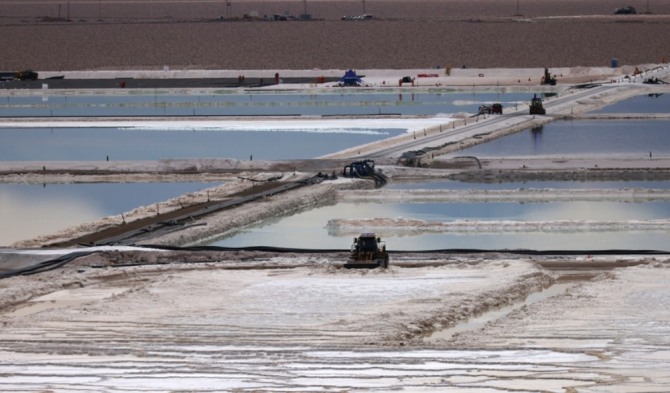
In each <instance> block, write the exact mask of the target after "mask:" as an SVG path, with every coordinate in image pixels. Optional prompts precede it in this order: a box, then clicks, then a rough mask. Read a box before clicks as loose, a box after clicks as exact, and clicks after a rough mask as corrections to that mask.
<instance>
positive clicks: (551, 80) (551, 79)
mask: <svg viewBox="0 0 670 393" xmlns="http://www.w3.org/2000/svg"><path fill="white" fill-rule="evenodd" d="M541 84H542V85H552V86H555V85H556V77H555V76H551V73H549V69H548V68H546V67H545V68H544V76H543V77H542V82H541Z"/></svg>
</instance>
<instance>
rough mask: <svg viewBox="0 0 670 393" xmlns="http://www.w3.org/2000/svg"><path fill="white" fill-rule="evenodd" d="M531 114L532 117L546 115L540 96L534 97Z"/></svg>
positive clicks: (531, 103)
mask: <svg viewBox="0 0 670 393" xmlns="http://www.w3.org/2000/svg"><path fill="white" fill-rule="evenodd" d="M530 114H531V115H546V114H547V111H546V110H545V109H544V106H543V105H542V99H541V98H540V97H538V96H536V95H535V96H533V99H532V100H531V101H530Z"/></svg>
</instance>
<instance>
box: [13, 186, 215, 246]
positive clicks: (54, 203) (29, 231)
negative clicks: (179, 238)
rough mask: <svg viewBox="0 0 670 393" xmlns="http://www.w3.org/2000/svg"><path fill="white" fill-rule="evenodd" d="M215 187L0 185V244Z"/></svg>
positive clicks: (44, 233)
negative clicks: (0, 223)
mask: <svg viewBox="0 0 670 393" xmlns="http://www.w3.org/2000/svg"><path fill="white" fill-rule="evenodd" d="M215 185H218V183H217V184H211V183H114V184H112V183H94V184H47V185H28V184H0V221H1V222H2V223H3V225H1V226H0V246H7V245H9V244H11V243H14V242H16V241H19V240H25V239H30V238H34V237H36V236H39V235H46V234H50V233H54V232H56V231H59V230H62V229H65V228H68V227H71V226H74V225H78V224H82V223H84V222H88V221H93V220H97V219H100V218H102V217H106V216H110V215H117V214H120V213H122V212H126V211H130V210H133V209H134V208H136V207H138V206H145V205H150V204H152V203H155V202H159V201H163V200H166V199H170V198H174V197H177V196H179V195H182V194H185V193H188V192H193V191H197V190H202V189H204V188H209V187H213V186H215Z"/></svg>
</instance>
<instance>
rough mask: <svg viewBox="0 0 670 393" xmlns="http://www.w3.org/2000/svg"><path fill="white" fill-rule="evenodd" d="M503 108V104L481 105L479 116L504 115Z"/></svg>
mask: <svg viewBox="0 0 670 393" xmlns="http://www.w3.org/2000/svg"><path fill="white" fill-rule="evenodd" d="M502 113H503V106H502V104H493V105H480V106H479V113H478V114H479V115H502Z"/></svg>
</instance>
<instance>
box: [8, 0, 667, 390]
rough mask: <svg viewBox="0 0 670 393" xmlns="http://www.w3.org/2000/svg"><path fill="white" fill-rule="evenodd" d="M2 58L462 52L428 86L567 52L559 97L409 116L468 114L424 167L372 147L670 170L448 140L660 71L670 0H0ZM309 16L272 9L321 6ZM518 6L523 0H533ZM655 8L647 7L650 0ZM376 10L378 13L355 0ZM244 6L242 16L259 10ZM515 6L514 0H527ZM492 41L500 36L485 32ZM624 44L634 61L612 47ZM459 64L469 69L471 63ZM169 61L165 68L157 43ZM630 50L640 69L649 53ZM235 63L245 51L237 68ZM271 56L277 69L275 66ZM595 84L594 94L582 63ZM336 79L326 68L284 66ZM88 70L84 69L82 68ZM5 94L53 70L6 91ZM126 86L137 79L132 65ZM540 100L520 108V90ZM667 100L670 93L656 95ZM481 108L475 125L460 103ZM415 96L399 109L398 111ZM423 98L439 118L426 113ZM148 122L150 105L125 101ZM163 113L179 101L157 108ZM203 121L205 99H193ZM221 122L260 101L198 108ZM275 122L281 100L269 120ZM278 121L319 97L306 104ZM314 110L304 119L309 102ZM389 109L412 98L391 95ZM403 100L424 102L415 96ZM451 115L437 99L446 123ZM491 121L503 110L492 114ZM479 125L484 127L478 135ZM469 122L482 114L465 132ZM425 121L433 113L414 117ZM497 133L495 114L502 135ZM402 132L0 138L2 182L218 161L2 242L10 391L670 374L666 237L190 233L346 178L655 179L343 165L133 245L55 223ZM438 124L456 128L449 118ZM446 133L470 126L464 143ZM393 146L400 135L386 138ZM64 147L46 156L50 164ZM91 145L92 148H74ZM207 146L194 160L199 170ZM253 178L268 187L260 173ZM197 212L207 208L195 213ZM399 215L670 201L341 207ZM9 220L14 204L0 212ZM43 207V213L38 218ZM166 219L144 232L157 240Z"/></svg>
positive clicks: (334, 158)
mask: <svg viewBox="0 0 670 393" xmlns="http://www.w3.org/2000/svg"><path fill="white" fill-rule="evenodd" d="M0 5H1V6H2V14H1V15H0V32H1V33H2V36H3V37H11V39H5V40H2V41H0V50H2V53H3V54H5V55H3V57H2V58H1V59H0V70H8V71H12V70H18V69H26V68H32V69H35V70H38V71H39V72H40V73H41V75H46V76H49V75H59V74H65V75H67V76H66V78H67V77H81V78H92V77H99V76H100V75H104V77H107V78H114V77H116V76H119V75H123V76H124V77H127V76H128V75H143V76H145V77H146V76H149V77H152V76H153V77H157V75H160V77H163V78H164V77H182V76H183V75H185V74H188V75H200V76H203V75H206V76H210V77H211V76H213V75H215V76H221V75H223V76H231V75H233V76H234V75H239V74H240V73H241V72H244V73H245V74H247V75H254V73H256V74H255V75H260V76H262V75H265V73H268V72H270V73H274V71H275V70H283V71H282V75H293V74H295V75H302V76H309V77H314V76H319V75H323V73H324V70H329V72H332V73H338V74H341V72H342V70H345V69H347V68H350V67H352V68H357V69H362V70H366V71H365V72H364V73H365V74H367V75H368V76H369V78H368V79H367V80H368V83H369V84H370V85H371V87H372V88H374V89H380V88H387V89H394V88H396V87H394V86H391V85H390V84H388V83H386V81H387V80H390V81H397V78H398V77H399V76H402V75H414V74H417V73H418V72H422V73H425V72H430V70H431V69H435V68H436V67H437V66H439V67H441V68H444V67H446V66H453V67H454V69H453V74H452V75H446V74H445V73H443V72H442V71H440V72H439V74H440V76H439V77H438V78H430V79H431V81H430V82H429V83H426V84H425V85H423V86H422V85H421V83H423V81H419V86H416V87H414V88H415V89H417V91H421V89H429V88H431V87H434V86H435V84H436V83H437V84H439V85H440V86H441V87H448V86H451V87H453V88H454V89H459V88H463V87H467V86H474V85H475V84H477V85H478V86H480V87H482V88H483V87H484V86H490V87H491V88H499V87H500V86H503V87H507V88H509V89H520V90H521V91H530V90H528V89H534V87H533V86H537V84H538V83H539V78H540V76H541V72H542V69H543V67H545V66H548V67H552V71H554V72H556V73H558V74H559V75H560V78H559V83H558V86H556V87H547V88H546V89H547V90H546V91H551V92H556V93H557V96H556V97H555V98H552V99H549V100H547V107H548V108H551V112H552V113H550V115H549V116H528V115H527V113H526V112H527V108H526V107H524V108H521V109H519V110H518V113H515V112H513V111H512V113H510V114H509V116H508V117H506V118H505V119H503V120H500V121H497V120H495V119H493V118H491V117H490V116H489V117H488V118H487V117H482V118H481V119H480V118H479V117H477V118H476V119H475V120H474V121H475V122H476V124H477V127H476V128H474V127H473V123H472V121H473V120H472V119H473V118H470V117H468V116H466V115H463V114H460V115H457V116H456V115H454V116H449V117H445V118H443V119H438V120H435V119H430V121H428V122H427V123H425V124H424V123H421V122H420V121H419V120H418V119H415V120H416V123H417V124H415V125H414V127H415V129H413V128H412V126H408V129H409V130H413V131H414V132H415V133H416V131H419V133H420V134H424V136H425V137H426V138H432V137H437V136H439V135H438V134H439V133H441V132H442V128H443V127H444V128H445V129H447V128H452V129H455V130H460V129H463V130H464V132H463V133H462V134H458V136H454V137H453V138H456V139H455V140H451V139H445V140H440V139H435V141H436V142H435V143H437V144H444V146H443V147H442V148H441V149H438V150H435V157H431V158H430V159H429V160H428V159H426V161H424V162H423V163H424V164H426V165H425V166H422V167H408V166H403V165H398V160H397V157H394V156H393V155H394V154H395V153H387V154H386V155H382V156H380V157H381V158H380V160H379V166H378V169H380V170H382V171H383V173H384V174H385V175H386V176H387V177H388V178H389V181H391V182H393V181H400V180H403V179H415V180H416V179H466V180H467V181H488V180H491V179H492V178H493V179H497V180H499V181H506V179H515V180H518V179H522V180H524V179H529V178H542V179H552V180H558V181H560V180H567V179H579V180H583V181H589V180H593V179H605V180H623V179H635V180H643V181H644V180H651V179H654V180H659V179H661V180H667V179H670V157H663V156H660V157H656V156H655V157H654V158H653V159H651V158H649V159H647V158H645V159H644V160H642V159H639V158H638V159H630V158H623V157H608V158H606V159H602V158H600V159H599V160H597V161H594V160H593V159H588V158H585V159H568V160H556V159H552V158H547V157H538V158H536V159H534V160H528V159H524V160H523V161H522V160H519V159H514V158H512V159H507V160H502V159H501V160H498V159H496V160H481V161H478V160H477V161H476V160H472V159H470V160H463V159H454V158H449V157H447V156H445V155H447V154H448V153H450V152H452V151H453V150H451V149H457V148H458V146H465V145H469V144H472V143H482V142H485V141H486V140H488V139H487V138H494V137H500V136H502V135H505V134H508V133H513V132H518V131H519V130H520V129H522V126H521V125H520V124H523V127H526V126H528V125H530V124H544V123H546V122H549V121H552V120H555V119H557V118H565V117H567V116H573V117H575V118H577V117H578V116H581V115H583V114H585V113H587V112H588V111H589V110H592V109H596V108H599V107H603V106H606V105H608V104H611V103H613V102H616V101H619V100H623V99H626V98H628V97H631V96H635V95H639V94H667V93H668V87H667V85H643V84H642V83H641V82H642V80H643V78H644V77H645V76H647V75H650V76H651V75H653V76H658V77H661V78H665V79H670V78H668V76H667V74H668V66H667V64H665V62H664V61H662V58H663V57H665V56H670V46H668V45H669V42H670V41H668V40H663V39H659V37H664V36H665V35H667V32H668V23H670V19H668V14H670V8H669V7H670V3H668V2H665V1H648V2H643V1H638V0H636V1H633V2H631V5H633V6H635V7H636V8H637V9H638V11H639V12H640V14H638V15H623V16H614V15H613V9H614V8H616V7H618V6H621V5H624V4H618V3H615V2H612V1H607V0H593V1H572V0H570V1H555V0H541V1H535V2H527V1H520V2H517V1H514V0H502V1H484V0H475V1H465V0H462V1H416V2H404V1H394V0H378V1H367V2H365V7H366V9H365V11H364V10H363V9H362V7H363V2H360V1H351V2H348V1H342V2H340V1H309V2H307V3H303V2H300V1H295V2H288V1H283V2H282V1H269V0H266V1H259V2H255V3H254V2H249V3H247V2H244V3H243V2H235V1H232V2H231V6H229V7H230V8H229V9H226V6H225V3H224V2H218V1H217V2H213V1H212V2H210V1H189V2H187V1H179V0H174V1H169V0H164V1H151V2H149V1H133V2H131V1H113V2H112V1H105V0H101V1H98V2H96V1H76V0H75V1H70V2H67V3H64V2H59V1H57V0H44V1H21V2H18V1H9V0H0ZM305 5H307V6H308V7H309V9H308V12H309V13H311V14H312V15H313V18H315V19H317V20H314V21H272V22H270V21H265V20H256V19H255V17H254V16H253V15H256V13H252V11H258V15H266V14H267V15H272V14H275V13H277V14H283V13H284V11H289V13H290V14H300V13H303V12H304V8H303V7H304V6H305ZM517 6H518V8H517ZM645 11H649V12H650V13H649V14H647V13H645ZM363 12H367V13H371V14H374V15H375V18H373V20H370V21H365V22H353V21H351V22H350V21H341V20H339V18H340V17H341V16H342V15H358V14H362V13H363ZM244 14H248V15H251V17H250V18H246V19H244V18H243V15H244ZM516 14H521V15H516ZM491 48H493V49H494V50H492V49H491ZM612 57H616V58H618V59H619V61H620V62H621V64H622V65H623V66H622V67H616V68H612V67H610V60H611V58H612ZM463 65H464V66H465V68H462V66H463ZM165 66H167V68H164V67H165ZM635 67H639V68H640V69H641V70H642V71H643V75H642V76H638V77H635V76H633V75H632V73H633V70H634V69H635ZM241 70H242V71H241ZM270 70H271V71H270ZM594 82H595V83H599V84H602V85H603V86H605V87H603V88H600V90H597V89H599V88H595V89H596V90H595V93H593V94H591V93H589V92H588V91H575V90H579V89H573V88H572V85H573V84H581V83H594ZM266 88H268V89H277V88H280V89H302V90H307V91H309V90H310V89H315V90H319V89H329V88H332V87H330V86H314V85H313V84H304V85H299V86H289V85H280V86H269V87H266ZM69 93H71V94H78V93H80V92H76V91H72V92H69ZM2 94H19V95H20V94H42V93H41V92H30V91H24V90H12V91H9V92H7V90H5V92H3V93H2ZM113 94H120V95H123V94H130V93H128V92H127V91H121V90H119V89H116V90H114V92H113ZM522 112H523V113H522ZM650 116H656V117H657V118H660V119H664V118H666V117H667V114H651V115H650ZM468 119H471V120H469V121H470V123H469V124H470V127H471V128H467V127H468V124H466V123H468ZM403 120H404V121H406V120H407V119H403ZM424 120H425V119H424ZM99 121H110V120H109V119H105V120H101V119H60V120H53V119H2V124H1V125H0V127H58V124H57V123H59V122H60V124H61V125H62V124H64V122H69V123H68V127H77V126H81V127H85V126H87V124H88V125H90V124H91V122H99ZM113 121H114V122H117V123H118V122H125V123H126V124H127V123H132V122H146V119H132V118H131V119H114V120H113ZM152 121H159V122H165V121H168V122H172V123H177V124H179V122H182V121H184V120H183V119H181V120H176V119H163V120H156V119H153V120H152ZM186 121H188V122H195V123H197V122H200V121H201V119H187V120H186ZM207 121H214V122H222V123H223V122H226V121H227V122H236V121H249V122H252V121H258V119H242V120H240V119H207ZM269 121H277V120H276V119H270V120H269ZM286 121H309V120H304V119H290V120H286ZM312 121H313V120H312ZM391 121H395V119H391ZM410 121H411V119H410ZM430 122H435V123H430ZM486 127H488V128H486ZM482 129H484V130H485V131H486V132H484V135H485V137H482V136H481V135H482V134H481V133H482ZM468 130H470V131H468ZM421 131H423V132H421ZM486 135H488V136H486ZM412 139H416V138H412V135H411V134H410V133H408V134H407V135H402V136H399V137H397V138H395V139H394V140H393V141H389V140H385V141H381V142H378V143H373V144H370V145H365V146H359V147H356V148H355V149H348V150H346V151H341V152H333V153H332V154H331V155H329V156H326V157H321V158H320V159H315V160H304V161H288V162H271V161H253V162H249V161H239V160H232V159H212V160H208V159H203V160H163V161H159V162H114V163H107V162H105V161H100V162H65V161H64V162H7V161H2V162H0V181H1V182H6V183H30V184H46V183H74V182H127V181H155V180H157V179H161V180H162V181H178V180H183V179H203V178H206V179H210V180H218V181H221V182H222V185H220V186H216V187H213V188H211V189H208V190H202V191H200V192H196V193H191V194H189V195H183V196H181V197H179V198H175V199H171V200H167V201H160V202H157V203H156V204H152V205H150V206H138V207H137V208H136V209H134V210H132V211H128V212H125V213H124V214H122V215H118V216H110V217H100V218H99V219H98V220H95V221H93V222H86V223H81V224H79V225H76V226H73V227H71V228H67V229H65V230H62V231H58V232H55V233H51V234H48V235H44V236H39V237H35V238H32V239H25V240H22V241H20V242H17V243H14V244H12V245H10V246H7V247H3V248H0V277H1V278H0V355H1V356H0V390H2V391H10V392H11V391H13V392H72V391H82V392H127V391H135V392H167V391H170V392H177V391H180V392H181V391H198V392H220V391H225V392H289V391H309V392H317V391H318V392H380V391H381V392H386V391H406V392H461V391H469V392H478V393H502V392H510V391H514V392H555V393H577V392H579V393H600V392H640V393H642V392H667V391H669V390H670V377H669V374H668V373H667V370H668V369H670V342H669V341H668V337H670V334H669V333H670V308H669V307H668V300H670V290H669V289H668V287H667V280H668V279H669V278H670V270H669V269H668V267H669V266H670V257H669V256H668V250H667V249H666V250H665V251H663V250H661V251H660V252H642V251H637V252H635V251H631V252H626V251H625V250H621V251H619V252H597V250H594V251H595V252H583V253H580V252H560V250H558V251H555V252H550V253H542V252H539V253H534V252H532V250H525V252H521V251H519V250H517V251H512V250H506V252H505V250H503V251H501V250H496V251H492V252H474V253H466V252H464V251H463V250H460V251H448V250H447V251H437V250H433V251H431V252H423V253H419V252H401V250H395V251H394V250H393V249H392V248H390V250H391V252H390V254H391V265H390V267H389V268H387V269H370V270H368V269H363V270H355V269H345V268H343V263H344V262H345V261H346V259H347V257H348V255H349V253H348V250H347V249H346V247H343V249H342V250H317V249H314V250H276V249H275V250H249V249H239V250H223V249H211V248H202V247H189V246H192V245H195V244H198V242H199V241H202V240H203V239H206V238H208V237H211V236H215V235H217V234H218V235H220V234H227V235H228V236H230V235H234V234H235V233H236V231H239V230H240V229H244V228H246V227H249V226H251V225H256V224H259V223H262V222H264V221H266V220H272V219H276V218H277V217H285V216H289V215H292V214H295V213H296V212H300V211H304V210H306V209H311V208H314V207H317V206H322V205H327V204H335V203H337V202H338V201H345V200H348V201H352V200H354V201H355V200H367V201H370V200H373V201H379V202H380V203H383V202H384V201H389V200H397V199H403V200H412V201H415V202H417V203H420V202H421V201H425V200H437V201H447V200H450V199H451V200H453V199H463V200H468V199H469V200H515V201H539V202H546V201H549V200H558V199H560V200H617V201H624V202H633V201H636V200H640V199H641V198H642V199H644V198H649V199H653V200H668V199H670V195H669V194H668V192H667V190H656V189H651V188H650V189H641V190H638V189H632V190H631V189H621V190H619V189H615V190H602V189H586V190H585V189H579V190H577V189H562V190H555V189H543V190H533V189H520V190H510V191H506V192H489V191H488V190H485V191H483V192H481V191H480V192H471V191H469V190H465V191H461V192H448V191H433V192H430V191H428V190H404V191H398V190H385V189H384V188H381V189H377V188H374V183H373V182H371V181H369V180H363V179H348V178H342V177H339V178H337V179H327V180H323V181H319V182H317V183H315V184H311V185H308V186H304V187H301V188H298V189H295V190H291V191H287V192H282V193H277V194H273V195H266V196H264V197H263V198H260V199H256V200H253V201H252V202H248V203H244V204H241V205H240V206H236V207H234V208H232V209H228V210H223V211H219V212H217V213H216V214H208V215H205V216H204V217H202V218H200V219H199V220H200V221H198V225H194V226H192V227H190V228H188V230H183V231H175V232H170V233H166V234H161V235H160V236H156V237H153V238H149V239H148V240H145V241H138V242H137V244H132V245H104V246H98V247H87V246H81V245H72V246H68V247H58V246H55V244H58V243H59V242H64V241H68V240H70V241H71V240H73V239H75V240H76V239H78V238H80V237H81V236H84V235H89V234H91V233H98V232H101V231H103V230H105V229H107V228H114V227H122V226H124V225H128V224H129V223H131V222H134V221H139V220H141V219H144V218H147V217H150V216H158V215H159V212H158V210H160V212H161V213H162V214H168V213H171V212H178V211H179V210H180V209H184V204H186V205H187V207H188V206H189V205H197V204H198V203H204V202H210V199H211V202H215V203H219V202H221V203H223V202H226V201H228V200H231V199H233V198H235V197H237V198H239V197H240V195H242V196H244V195H247V194H250V193H254V192H256V191H257V190H258V188H259V187H258V182H264V181H267V180H268V179H273V181H275V182H279V183H290V182H300V181H303V180H305V179H307V178H310V177H311V176H313V175H314V173H315V172H322V171H323V172H325V173H330V172H331V171H332V170H333V168H341V166H342V163H343V162H348V161H350V160H351V159H352V157H353V158H355V157H358V156H359V155H360V156H365V155H367V154H378V152H379V151H388V149H389V147H393V146H396V147H397V149H398V151H402V149H403V148H409V147H410V146H412V143H413V141H412ZM445 141H446V143H445ZM452 142H455V143H452ZM392 156H393V157H392ZM46 167H49V171H46V169H44V170H42V168H46ZM82 168H84V169H82ZM193 168H196V169H197V170H196V171H193ZM260 188H262V187H260ZM200 224H206V225H200ZM323 224H324V226H325V225H329V226H331V227H332V228H333V230H337V231H341V232H343V233H347V234H352V233H353V234H355V233H357V232H358V231H359V230H360V228H375V230H377V231H378V232H381V231H392V230H395V231H398V232H400V233H414V232H417V231H418V232H423V233H425V232H429V231H454V232H459V231H460V232H461V233H466V232H468V231H492V232H495V231H514V230H529V229H528V228H529V227H531V226H532V225H538V228H537V230H542V231H545V232H546V233H547V234H548V235H549V236H551V234H552V233H557V232H559V231H590V230H602V229H603V228H607V227H608V226H609V227H623V228H625V230H631V231H644V230H648V229H649V228H652V229H653V230H661V231H667V228H668V226H670V223H669V222H668V217H658V219H654V220H651V219H650V220H646V221H635V222H632V221H626V222H623V221H616V222H585V221H570V222H565V221H560V220H556V221H551V222H543V223H530V224H528V225H526V227H523V228H521V227H520V226H517V227H514V226H510V224H509V223H506V222H492V223H489V226H487V227H484V226H477V223H475V222H455V223H454V222H451V223H442V222H422V221H420V220H407V219H401V218H398V217H394V218H389V217H378V218H376V219H370V220H340V221H336V220H333V221H332V222H324V223H323ZM3 225H8V224H7V223H3ZM36 225H38V224H36ZM142 244H144V245H145V246H146V245H147V244H151V245H152V247H143V246H142Z"/></svg>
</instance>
